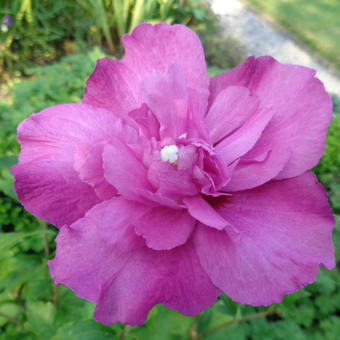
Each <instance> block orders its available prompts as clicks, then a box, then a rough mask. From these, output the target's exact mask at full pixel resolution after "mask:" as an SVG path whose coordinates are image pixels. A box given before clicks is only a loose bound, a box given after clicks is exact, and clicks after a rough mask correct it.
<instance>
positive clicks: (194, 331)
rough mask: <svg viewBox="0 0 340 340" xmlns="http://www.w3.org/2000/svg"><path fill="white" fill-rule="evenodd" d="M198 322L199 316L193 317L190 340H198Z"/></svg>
mask: <svg viewBox="0 0 340 340" xmlns="http://www.w3.org/2000/svg"><path fill="white" fill-rule="evenodd" d="M198 320H199V315H196V316H195V319H194V322H193V323H192V325H191V327H190V334H189V337H190V340H196V339H198V336H199V335H198V333H197V324H198Z"/></svg>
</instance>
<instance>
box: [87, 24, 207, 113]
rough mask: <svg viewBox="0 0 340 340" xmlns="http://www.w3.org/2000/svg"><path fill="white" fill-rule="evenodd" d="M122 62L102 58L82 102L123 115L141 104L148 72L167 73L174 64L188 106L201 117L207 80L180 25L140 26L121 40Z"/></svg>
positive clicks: (198, 50) (193, 41)
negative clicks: (186, 93) (186, 92)
mask: <svg viewBox="0 0 340 340" xmlns="http://www.w3.org/2000/svg"><path fill="white" fill-rule="evenodd" d="M123 45H124V48H125V57H124V58H123V59H122V60H110V59H102V60H100V61H98V63H97V66H96V68H95V70H94V72H93V74H92V75H91V76H90V78H89V79H88V81H87V88H86V91H85V95H84V99H83V102H84V103H87V104H91V105H93V106H97V107H104V108H107V109H109V110H112V111H113V112H115V113H117V114H120V115H126V114H128V112H130V111H132V110H134V109H137V108H138V107H140V106H141V104H142V95H141V83H142V80H143V78H144V76H145V74H147V73H148V72H150V71H151V70H155V71H158V72H161V73H164V72H167V71H168V69H169V68H170V66H171V65H172V64H177V65H178V66H179V67H180V69H181V70H182V72H184V77H185V80H186V84H187V86H188V89H189V93H190V99H189V102H190V103H191V105H193V106H195V109H196V111H197V110H198V111H199V112H200V115H201V116H202V115H204V112H205V109H206V106H207V102H208V96H209V90H208V86H209V77H208V73H207V67H206V63H205V58H204V51H203V48H202V45H201V42H200V40H199V38H198V37H197V35H196V34H195V33H194V32H193V31H192V30H190V29H188V28H187V27H185V26H183V25H173V26H172V25H168V24H166V23H161V24H157V25H150V24H141V25H138V26H137V27H136V28H135V29H134V31H133V32H132V33H131V34H129V35H125V36H124V38H123Z"/></svg>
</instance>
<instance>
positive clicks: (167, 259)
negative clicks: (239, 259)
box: [95, 242, 219, 325]
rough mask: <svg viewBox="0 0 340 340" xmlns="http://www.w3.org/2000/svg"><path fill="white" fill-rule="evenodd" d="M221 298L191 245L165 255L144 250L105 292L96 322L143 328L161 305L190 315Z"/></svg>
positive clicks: (189, 243)
mask: <svg viewBox="0 0 340 340" xmlns="http://www.w3.org/2000/svg"><path fill="white" fill-rule="evenodd" d="M218 295H219V290H218V289H216V288H215V287H214V286H213V285H212V283H211V281H210V279H209V278H208V276H207V275H206V274H205V273H204V271H203V270H202V267H201V265H200V263H199V261H198V258H197V255H196V253H195V250H194V248H193V246H192V244H191V242H187V243H186V244H185V245H184V246H181V247H177V248H175V249H172V250H168V251H161V252H160V251H155V250H152V249H149V248H143V249H139V250H136V251H135V252H134V253H133V254H130V256H129V258H128V261H127V263H126V264H125V265H124V268H122V270H121V271H120V272H119V273H118V274H117V275H115V276H114V277H112V280H111V281H110V282H107V284H106V285H105V287H104V288H103V289H102V293H101V297H100V300H99V303H98V305H97V308H96V311H95V319H96V320H97V321H100V322H102V323H104V324H106V325H108V324H111V323H116V322H123V323H127V324H130V325H140V324H142V323H144V322H145V320H146V317H147V314H148V312H149V310H150V309H151V308H152V307H153V306H154V305H155V304H157V303H162V304H164V305H165V306H167V307H169V308H171V309H176V310H178V311H179V312H181V313H182V314H184V315H188V316H190V315H195V314H197V313H200V312H201V311H202V310H204V309H205V308H207V307H209V306H210V305H211V304H213V303H214V302H215V301H216V299H217V296H218Z"/></svg>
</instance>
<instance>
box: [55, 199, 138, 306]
mask: <svg viewBox="0 0 340 340" xmlns="http://www.w3.org/2000/svg"><path fill="white" fill-rule="evenodd" d="M140 209H141V210H140ZM142 212H143V210H142V207H140V206H138V205H136V204H135V203H133V202H129V201H126V200H124V199H123V198H122V197H115V198H113V199H112V200H109V201H105V202H102V203H100V204H97V205H96V206H95V207H93V208H92V209H91V210H89V211H88V212H87V214H86V215H85V217H83V218H81V219H79V220H78V221H77V222H75V223H73V224H72V225H71V226H64V227H62V228H61V230H60V232H59V234H58V237H57V239H56V241H57V252H56V256H55V258H54V259H53V260H51V261H49V269H50V273H51V276H52V278H53V280H54V282H55V283H56V284H59V283H63V284H65V285H67V286H68V287H70V288H71V289H72V290H73V291H75V293H76V294H77V295H78V296H80V297H82V298H85V299H88V300H90V301H92V302H97V301H98V299H99V295H100V291H101V288H102V286H103V284H104V283H105V282H106V281H107V280H108V279H110V278H111V277H112V275H113V274H114V273H116V272H118V271H119V270H120V269H121V268H122V266H124V264H125V262H126V259H125V257H126V254H127V252H129V251H132V250H133V249H136V248H138V247H141V246H142V247H143V246H144V242H143V240H142V239H141V238H140V237H138V236H136V234H135V232H134V230H133V227H132V226H131V224H130V221H131V220H133V218H134V217H135V216H136V217H137V216H138V214H140V213H142ZM124 256H125V257H124Z"/></svg>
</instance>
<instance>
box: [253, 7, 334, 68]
mask: <svg viewBox="0 0 340 340" xmlns="http://www.w3.org/2000/svg"><path fill="white" fill-rule="evenodd" d="M247 2H249V3H250V4H252V5H254V7H255V8H257V9H259V10H260V11H262V12H263V13H265V14H268V15H269V16H270V17H272V18H273V19H275V20H276V21H277V22H278V23H280V24H281V25H282V26H283V27H285V28H287V29H288V30H289V31H291V32H292V33H293V34H294V35H296V36H297V37H299V38H300V39H301V40H302V41H304V42H305V43H307V44H308V45H309V46H311V47H312V48H313V49H315V50H317V51H318V52H319V53H320V54H321V55H322V56H324V57H325V58H326V59H328V60H329V61H331V62H333V63H334V64H335V65H336V66H337V67H338V68H340V55H339V43H340V25H339V24H338V21H339V16H340V1H338V0H313V1H311V0H294V1H291V0H281V1H277V0H266V1H264V0H247Z"/></svg>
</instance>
